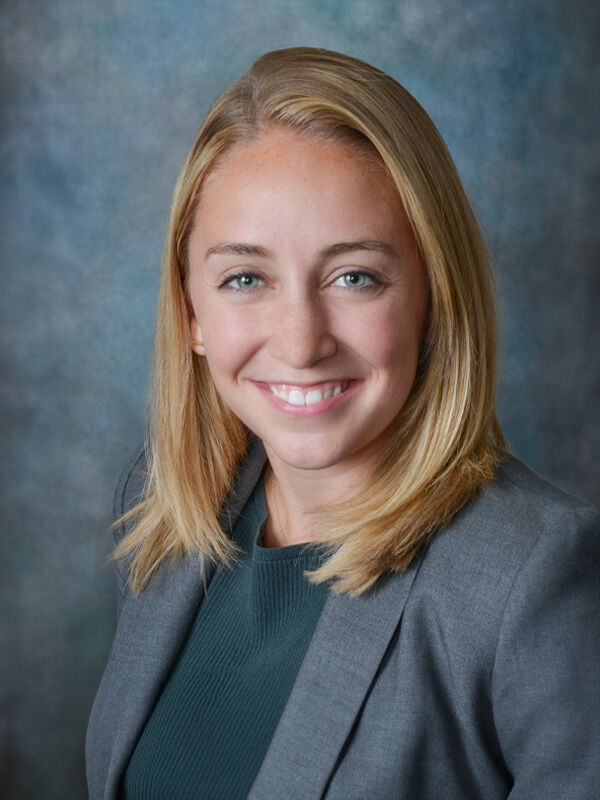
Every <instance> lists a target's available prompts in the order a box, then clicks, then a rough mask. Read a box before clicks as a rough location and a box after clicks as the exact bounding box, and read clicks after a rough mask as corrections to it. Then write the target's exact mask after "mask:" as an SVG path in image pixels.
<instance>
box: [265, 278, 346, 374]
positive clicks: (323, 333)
mask: <svg viewBox="0 0 600 800" xmlns="http://www.w3.org/2000/svg"><path fill="white" fill-rule="evenodd" d="M271 331H272V333H271V337H270V341H269V353H270V355H271V356H273V358H276V359H278V360H280V361H285V362H286V363H287V364H289V366H290V367H293V368H294V369H307V368H308V367H312V366H314V365H315V364H317V363H318V362H319V361H322V360H323V359H325V358H330V357H331V356H332V355H334V353H335V352H336V340H335V338H334V336H333V334H332V332H331V330H330V325H329V320H328V314H327V309H326V308H325V307H324V303H323V300H322V298H321V297H319V295H318V293H315V294H313V293H309V292H306V293H302V294H301V295H298V294H295V295H294V296H292V297H288V298H285V299H284V298H281V300H280V302H279V303H278V304H277V309H276V313H275V314H274V315H273V319H272V320H271Z"/></svg>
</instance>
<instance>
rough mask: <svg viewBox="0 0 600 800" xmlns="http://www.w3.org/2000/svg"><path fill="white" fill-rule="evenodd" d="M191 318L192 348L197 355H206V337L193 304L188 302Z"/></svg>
mask: <svg viewBox="0 0 600 800" xmlns="http://www.w3.org/2000/svg"><path fill="white" fill-rule="evenodd" d="M188 311H189V320H190V338H191V340H192V350H193V351H194V353H196V355H199V356H205V355H206V349H205V347H204V339H203V338H202V328H201V327H200V323H199V322H198V320H197V319H196V314H195V313H194V309H193V308H192V304H191V303H188Z"/></svg>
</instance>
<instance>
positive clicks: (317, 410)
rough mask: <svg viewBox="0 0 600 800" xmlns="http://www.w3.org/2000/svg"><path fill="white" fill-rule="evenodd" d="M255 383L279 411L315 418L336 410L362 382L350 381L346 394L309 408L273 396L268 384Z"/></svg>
mask: <svg viewBox="0 0 600 800" xmlns="http://www.w3.org/2000/svg"><path fill="white" fill-rule="evenodd" d="M253 383H254V385H255V386H256V387H257V388H258V389H260V391H261V392H262V393H263V394H265V395H266V397H267V399H268V400H269V402H270V403H271V405H272V406H274V407H275V408H276V409H277V410H278V411H283V413H284V414H288V415H290V416H293V417H315V416H318V415H319V414H326V413H327V412H329V411H332V410H333V409H334V408H337V407H338V406H340V405H341V404H342V403H344V402H345V401H346V400H348V398H349V397H350V396H351V395H353V394H354V392H355V391H356V389H357V388H358V385H359V383H360V381H357V380H351V381H348V386H347V387H346V390H345V391H344V392H341V393H340V394H336V395H334V396H332V397H328V398H327V400H321V401H320V402H318V403H311V404H310V405H308V406H307V405H304V406H296V405H293V404H292V403H288V402H286V401H285V400H282V399H281V397H277V395H276V394H273V392H272V391H271V390H270V389H269V386H268V384H266V383H259V382H253Z"/></svg>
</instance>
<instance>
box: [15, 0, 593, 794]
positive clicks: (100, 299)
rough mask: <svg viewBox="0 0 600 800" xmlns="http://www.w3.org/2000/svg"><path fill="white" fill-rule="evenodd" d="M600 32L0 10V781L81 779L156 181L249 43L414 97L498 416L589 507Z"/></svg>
mask: <svg viewBox="0 0 600 800" xmlns="http://www.w3.org/2000/svg"><path fill="white" fill-rule="evenodd" d="M599 40H600V15H599V6H598V4H597V3H596V2H594V0H569V2H565V0H488V1H487V2H472V1H471V0H405V1H403V0H287V1H286V0H254V1H253V2H251V1H250V0H221V2H208V0H204V1H202V0H201V1H200V2H198V0H194V1H193V0H172V1H171V2H167V1H166V0H164V1H158V0H145V1H144V2H142V1H141V0H140V1H139V2H133V1H131V2H126V0H104V2H100V1H99V0H98V2H88V1H86V0H52V2H48V0H4V2H0V46H1V58H2V63H1V65H0V70H1V71H0V92H1V95H0V108H1V140H0V180H1V187H2V208H1V216H0V226H1V227H0V233H1V240H0V241H1V245H0V247H1V250H0V259H1V269H2V290H1V298H0V308H1V325H2V339H1V361H2V371H1V412H2V418H1V420H2V422H1V443H2V456H1V459H0V462H1V468H2V537H3V544H4V547H3V554H2V561H1V575H0V580H1V584H0V592H1V597H2V630H1V632H0V633H1V639H0V641H1V647H2V651H3V652H2V701H1V706H0V718H1V725H2V754H3V758H2V774H1V775H0V786H1V787H2V788H1V791H2V794H3V797H5V798H7V799H11V800H12V798H45V800H54V799H55V798H56V800H58V799H59V798H60V800H70V799H71V798H83V797H85V794H86V792H85V785H84V778H83V737H84V730H85V723H86V718H87V715H88V712H89V707H90V704H91V702H92V698H93V695H94V691H95V688H96V686H97V683H98V681H99V678H100V675H101V672H102V669H103V666H104V662H105V659H106V656H107V653H108V649H109V646H110V640H111V636H112V632H113V625H114V597H113V586H112V576H111V574H110V570H108V569H101V568H100V567H99V565H100V563H101V562H102V561H103V559H104V558H105V556H106V554H107V553H108V551H109V546H110V543H109V537H108V535H107V534H106V529H107V526H108V524H109V518H110V516H109V515H110V506H111V498H112V491H113V487H114V483H115V480H116V477H117V474H118V472H119V469H120V466H121V464H122V462H123V461H124V460H125V458H126V457H127V455H128V454H129V452H130V451H131V450H132V449H133V448H134V447H135V445H136V444H137V443H138V442H139V441H141V439H142V435H143V417H144V408H145V394H146V387H147V379H148V370H149V363H150V354H151V345H152V337H153V325H154V321H153V320H154V312H155V304H156V294H157V275H158V267H159V261H160V254H161V248H162V241H163V236H164V231H165V221H166V217H167V212H168V207H169V201H170V196H171V192H172V187H173V184H174V181H175V178H176V175H177V172H178V169H179V167H180V165H181V163H182V161H183V159H184V157H185V155H186V152H187V150H188V148H189V146H190V144H191V142H192V140H193V137H194V134H195V132H196V129H197V127H198V125H199V122H200V120H201V118H202V116H203V114H204V112H205V111H206V109H207V107H208V105H209V103H210V102H211V101H212V100H213V98H214V97H215V96H216V94H217V93H218V92H219V91H220V90H221V89H223V88H224V87H225V86H226V85H227V84H228V83H229V82H231V81H232V80H233V79H234V78H235V77H237V76H238V75H239V74H240V73H241V72H242V71H244V70H245V69H246V68H247V67H248V66H249V65H250V63H251V62H252V60H253V59H254V58H255V57H256V56H257V55H259V54H260V53H261V52H263V51H265V50H270V49H273V48H276V47H285V46H290V45H295V44H309V45H317V46H323V47H328V48H333V49H338V50H342V51H345V52H348V53H351V54H353V55H356V56H358V57H360V58H363V59H365V60H367V61H369V62H371V63H373V64H375V65H376V66H378V67H380V68H382V69H384V70H385V71H387V72H389V73H391V74H392V75H393V76H394V77H395V78H396V79H398V80H399V81H400V82H401V83H403V84H404V85H405V86H406V87H407V88H408V89H409V90H410V91H411V92H413V94H415V96H416V97H417V98H418V99H419V100H420V101H421V102H422V104H423V105H424V106H425V108H426V109H427V110H428V111H429V113H430V114H431V116H432V117H433V119H434V121H435V122H436V124H437V125H438V127H439V128H440V130H441V132H442V135H443V136H444V137H445V138H446V141H447V142H448V144H449V147H450V149H451V151H452V153H453V155H454V157H455V160H456V162H457V164H458V167H459V171H460V172H461V174H462V176H463V179H464V182H465V184H466V187H467V190H468V192H469V194H470V196H471V198H472V201H473V204H474V206H475V208H476V211H477V213H478V215H479V217H480V219H481V221H482V223H483V226H484V228H485V231H486V234H487V237H488V240H489V243H490V246H491V249H492V251H493V254H494V256H495V261H496V265H497V271H498V282H499V286H500V290H501V294H502V318H503V327H504V359H503V376H502V387H501V393H500V416H501V421H502V423H503V426H504V429H505V432H506V434H507V436H508V438H509V440H510V441H511V443H512V445H513V448H514V450H515V452H516V453H517V454H518V455H519V456H521V457H522V458H524V459H525V460H526V461H528V462H529V463H530V464H531V465H532V466H534V467H535V468H536V469H537V470H538V471H540V472H542V473H543V474H544V475H546V476H547V477H548V478H550V479H551V480H553V481H554V482H555V483H557V484H559V485H560V486H562V487H564V488H565V489H567V490H569V491H571V492H574V493H575V494H577V495H579V496H580V497H582V498H584V499H587V500H589V501H591V502H594V503H596V504H598V503H599V501H600V492H599V485H598V476H599V465H598V461H599V459H598V452H599V449H600V448H599V444H600V434H599V425H598V416H597V410H596V403H597V398H598V389H599V384H600V380H599V377H600V376H599V365H598V359H597V346H598V340H599V322H598V311H597V309H598V301H599V299H600V298H599V286H598V271H597V267H596V265H597V261H596V258H597V251H598V238H599V233H598V232H599V228H600V226H599V225H598V202H597V201H598V198H597V195H596V186H597V183H598V177H599V175H598V173H599V157H598V148H597V145H596V136H597V127H598V121H599V120H598V110H597V96H596V95H597V89H598V59H597V56H596V48H597V43H598V41H599Z"/></svg>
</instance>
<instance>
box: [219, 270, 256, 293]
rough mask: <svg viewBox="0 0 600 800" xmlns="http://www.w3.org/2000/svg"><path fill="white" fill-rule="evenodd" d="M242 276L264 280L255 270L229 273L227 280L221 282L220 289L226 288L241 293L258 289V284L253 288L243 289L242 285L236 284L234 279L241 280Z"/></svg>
mask: <svg viewBox="0 0 600 800" xmlns="http://www.w3.org/2000/svg"><path fill="white" fill-rule="evenodd" d="M241 278H257V279H258V280H259V281H262V278H261V277H260V275H257V274H256V273H255V272H249V271H244V272H236V273H235V275H229V276H228V277H227V278H225V280H223V281H222V282H221V283H220V284H219V289H224V290H226V291H229V292H239V293H241V294H248V293H249V292H252V291H256V289H258V288H259V287H258V286H254V287H252V288H251V289H242V288H241V287H240V286H234V285H233V283H234V281H239V280H240V279H241Z"/></svg>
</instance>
